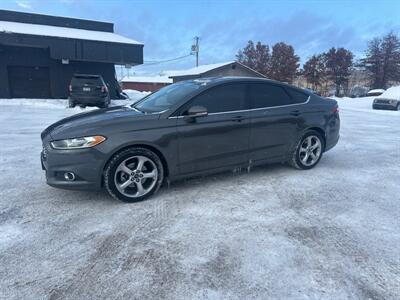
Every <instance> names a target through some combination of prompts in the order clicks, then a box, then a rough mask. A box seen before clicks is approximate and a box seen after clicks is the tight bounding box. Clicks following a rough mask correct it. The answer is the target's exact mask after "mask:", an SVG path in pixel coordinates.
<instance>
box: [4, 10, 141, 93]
mask: <svg viewBox="0 0 400 300" xmlns="http://www.w3.org/2000/svg"><path fill="white" fill-rule="evenodd" d="M142 63H143V44H141V43H139V42H136V41H134V40H131V39H128V38H126V37H123V36H121V35H118V34H116V33H114V24H112V23H106V22H97V21H90V20H82V19H73V18H64V17H55V16H47V15H40V14H31V13H21V12H14V11H6V10H0V82H1V84H0V98H67V97H68V86H69V83H70V80H71V77H72V75H73V74H99V75H102V76H103V78H104V80H105V82H106V83H107V84H108V85H109V90H110V93H111V97H112V98H116V97H117V91H118V89H119V86H118V82H117V80H116V77H115V68H114V65H115V64H119V65H137V64H142Z"/></svg>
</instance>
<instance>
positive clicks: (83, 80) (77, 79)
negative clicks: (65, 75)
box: [71, 76, 103, 86]
mask: <svg viewBox="0 0 400 300" xmlns="http://www.w3.org/2000/svg"><path fill="white" fill-rule="evenodd" d="M85 84H86V85H103V80H102V78H101V77H100V76H74V77H72V80H71V85H73V86H81V85H85Z"/></svg>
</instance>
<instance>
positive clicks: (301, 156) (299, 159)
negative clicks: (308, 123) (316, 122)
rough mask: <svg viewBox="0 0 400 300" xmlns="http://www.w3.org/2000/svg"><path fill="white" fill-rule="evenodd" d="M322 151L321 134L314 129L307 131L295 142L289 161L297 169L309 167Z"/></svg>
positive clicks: (313, 165)
mask: <svg viewBox="0 0 400 300" xmlns="http://www.w3.org/2000/svg"><path fill="white" fill-rule="evenodd" d="M323 151H324V140H323V138H322V136H321V135H320V134H319V133H318V132H316V131H313V130H312V131H308V132H307V133H306V134H305V135H303V137H302V138H301V139H300V141H299V142H298V143H297V145H296V148H295V150H294V151H293V154H292V158H291V160H290V161H289V163H290V164H291V165H292V166H293V167H295V168H297V169H302V170H308V169H311V168H313V167H315V166H316V165H317V164H318V162H319V161H320V160H321V157H322V153H323Z"/></svg>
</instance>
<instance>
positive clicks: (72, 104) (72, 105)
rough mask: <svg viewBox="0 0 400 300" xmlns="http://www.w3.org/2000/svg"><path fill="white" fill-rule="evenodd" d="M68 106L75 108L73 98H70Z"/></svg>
mask: <svg viewBox="0 0 400 300" xmlns="http://www.w3.org/2000/svg"><path fill="white" fill-rule="evenodd" d="M68 107H69V108H74V107H75V102H74V101H73V100H71V99H69V100H68Z"/></svg>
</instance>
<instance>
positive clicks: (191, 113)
mask: <svg viewBox="0 0 400 300" xmlns="http://www.w3.org/2000/svg"><path fill="white" fill-rule="evenodd" d="M207 115H208V112H207V108H205V107H203V106H192V107H191V108H189V109H188V110H187V111H186V114H185V117H189V118H197V117H205V116H207Z"/></svg>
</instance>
